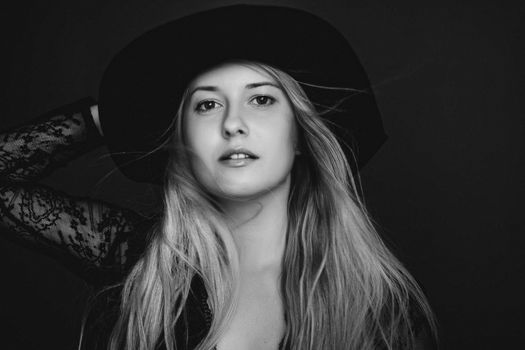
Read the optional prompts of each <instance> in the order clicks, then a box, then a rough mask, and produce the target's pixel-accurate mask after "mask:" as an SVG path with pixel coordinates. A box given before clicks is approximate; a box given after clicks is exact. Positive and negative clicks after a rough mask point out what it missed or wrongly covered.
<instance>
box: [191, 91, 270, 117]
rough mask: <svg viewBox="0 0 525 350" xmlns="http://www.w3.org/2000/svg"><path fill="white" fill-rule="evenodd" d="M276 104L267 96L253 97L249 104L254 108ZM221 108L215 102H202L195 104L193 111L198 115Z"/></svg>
mask: <svg viewBox="0 0 525 350" xmlns="http://www.w3.org/2000/svg"><path fill="white" fill-rule="evenodd" d="M275 102H276V99H275V98H274V97H272V96H269V95H257V96H253V97H252V98H251V99H250V101H249V103H250V104H251V105H254V106H256V108H261V107H266V106H271V105H273V104H274V103H275ZM220 107H222V104H221V103H220V102H218V101H215V100H203V101H200V102H199V103H197V105H196V106H195V111H196V112H198V113H207V112H210V111H213V110H215V109H217V108H220Z"/></svg>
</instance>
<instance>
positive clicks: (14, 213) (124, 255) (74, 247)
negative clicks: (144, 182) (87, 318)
mask: <svg viewBox="0 0 525 350" xmlns="http://www.w3.org/2000/svg"><path fill="white" fill-rule="evenodd" d="M93 103H94V101H93V100H90V99H84V100H81V101H78V102H77V103H74V104H72V105H69V106H66V107H64V108H62V109H61V110H55V111H52V112H50V113H48V114H46V115H44V116H42V117H40V118H38V119H36V120H35V121H34V122H33V123H31V124H28V125H24V126H22V127H19V128H15V129H13V130H11V131H7V132H4V133H2V134H0V226H1V227H3V228H5V229H7V231H10V232H12V233H14V234H15V235H16V236H17V237H20V238H23V239H24V240H26V241H31V242H34V243H39V244H41V243H45V244H48V245H52V246H56V247H59V248H61V249H63V250H65V251H67V252H68V253H70V254H71V255H73V256H75V257H77V258H79V259H80V260H81V261H82V262H85V263H87V264H89V265H93V266H97V267H120V268H122V269H124V267H125V266H126V265H127V263H128V256H129V251H128V250H129V249H128V248H129V247H128V237H129V236H130V235H131V234H132V233H133V232H135V231H137V227H138V226H140V223H141V222H143V221H144V219H143V218H142V217H141V216H139V215H138V214H136V213H135V212H133V211H131V210H127V209H123V208H120V207H118V206H115V205H111V204H109V203H105V202H102V201H97V200H94V199H91V198H80V197H73V196H70V195H67V194H65V193H62V192H60V191H57V190H54V189H52V188H49V187H47V186H44V185H41V184H38V183H36V180H38V179H40V178H42V177H43V176H46V175H47V174H49V173H50V172H52V171H53V170H55V169H56V168H57V167H59V166H63V165H65V164H67V163H68V161H70V160H71V159H73V158H75V157H78V156H80V155H81V154H83V153H85V152H87V151H89V150H91V149H93V148H95V147H97V146H99V145H101V144H102V138H101V136H100V135H99V134H98V130H97V129H96V126H95V125H94V122H93V120H92V117H91V114H90V112H89V108H90V106H91V105H92V104H93Z"/></svg>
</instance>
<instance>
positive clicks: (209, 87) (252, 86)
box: [190, 81, 282, 96]
mask: <svg viewBox="0 0 525 350" xmlns="http://www.w3.org/2000/svg"><path fill="white" fill-rule="evenodd" d="M266 85H269V86H273V87H275V88H277V89H279V90H282V89H281V87H280V86H279V85H277V84H275V83H272V82H271V81H261V82H258V83H251V84H247V85H246V86H245V87H244V88H245V89H255V88H258V87H259V86H266ZM198 90H202V91H219V88H218V87H217V86H212V85H204V86H197V87H196V88H194V89H193V90H191V93H190V96H192V95H193V94H194V93H195V91H198Z"/></svg>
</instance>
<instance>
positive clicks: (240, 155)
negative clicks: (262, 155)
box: [219, 148, 259, 161]
mask: <svg viewBox="0 0 525 350" xmlns="http://www.w3.org/2000/svg"><path fill="white" fill-rule="evenodd" d="M242 159H259V157H258V156H257V155H256V154H254V153H253V152H251V151H250V150H247V149H245V148H236V149H228V150H226V151H225V152H224V153H223V154H222V155H221V156H220V157H219V160H220V161H224V160H242Z"/></svg>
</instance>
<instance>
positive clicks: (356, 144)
mask: <svg viewBox="0 0 525 350" xmlns="http://www.w3.org/2000/svg"><path fill="white" fill-rule="evenodd" d="M234 59H241V60H253V61H257V62H262V63H266V64H269V65H272V66H274V67H276V68H279V69H281V70H283V71H285V72H286V73H288V74H290V75H291V76H292V77H293V78H294V79H296V80H297V81H299V82H300V83H301V85H302V87H303V88H304V90H305V92H306V94H307V95H308V97H309V98H310V100H311V101H312V102H313V103H314V104H315V105H316V106H318V107H319V111H321V112H322V111H324V110H325V109H326V108H325V107H333V106H334V105H335V104H337V103H338V102H341V100H343V101H342V102H341V103H340V104H339V105H337V107H336V108H335V109H333V110H332V111H330V112H329V113H326V114H324V115H323V118H326V119H327V120H328V125H329V126H330V128H331V130H332V131H333V132H334V133H335V134H336V136H337V137H338V139H339V141H340V143H341V145H342V146H343V149H344V150H345V152H346V154H347V158H348V159H349V161H350V163H351V165H352V168H353V170H354V172H355V171H357V170H358V169H360V168H362V167H363V165H364V164H366V163H367V162H368V160H369V159H370V158H371V157H372V156H373V155H374V153H376V152H377V150H378V149H379V147H380V146H381V145H382V144H383V142H384V141H385V140H386V134H385V132H384V129H383V124H382V121H381V115H380V113H379V110H378V108H377V104H376V101H375V98H374V95H373V93H372V90H371V88H370V83H369V80H368V77H367V75H366V73H365V71H364V69H363V66H362V65H361V63H360V62H359V60H358V58H357V57H356V55H355V53H354V52H353V50H352V48H351V47H350V45H349V43H348V42H347V40H346V39H345V38H344V36H343V35H342V34H341V33H340V32H339V31H338V30H337V29H335V28H334V27H333V26H332V25H331V24H329V23H328V22H326V21H325V20H323V19H321V18H319V17H317V16H315V15H313V14H310V13H308V12H305V11H302V10H298V9H293V8H287V7H276V6H259V5H234V6H227V7H221V8H217V9H212V10H208V11H204V12H200V13H197V14H193V15H189V16H186V17H183V18H180V19H177V20H174V21H171V22H168V23H166V24H164V25H161V26H159V27H157V28H155V29H153V30H151V31H148V32H146V33H145V34H143V35H141V36H140V37H138V38H137V39H135V40H134V41H132V42H131V43H130V44H129V45H127V46H126V47H125V48H124V49H122V50H121V51H120V52H119V53H118V54H117V55H116V56H115V57H114V58H113V59H112V61H111V62H110V64H109V66H108V67H107V69H106V71H105V73H104V76H103V79H102V82H101V85H100V94H99V111H100V112H99V113H100V121H101V126H102V130H103V133H104V136H105V139H106V144H107V146H108V148H109V151H110V153H111V156H112V158H113V160H114V161H115V163H116V164H117V166H118V167H119V169H120V170H121V171H122V173H123V174H124V175H126V176H127V177H128V178H130V179H132V180H135V181H138V182H149V183H160V182H161V181H162V179H163V174H164V171H165V166H166V164H167V156H168V152H167V151H166V150H165V149H163V148H161V149H159V150H157V151H155V152H153V153H151V152H152V150H155V149H157V148H158V147H159V145H160V144H161V143H162V142H163V141H165V140H166V137H168V135H167V133H166V130H167V129H168V128H169V126H170V125H171V123H172V121H173V118H174V117H175V114H176V112H177V109H178V107H179V104H180V102H181V99H182V95H183V93H184V91H185V89H186V88H187V85H188V84H189V83H190V82H191V81H192V80H193V79H194V78H195V77H196V76H197V75H198V74H199V73H201V72H203V71H204V70H206V69H207V68H211V67H212V66H215V65H217V64H219V63H221V62H223V61H227V60H234ZM312 85H317V86H327V87H340V88H346V90H344V89H324V88H319V87H314V86H312ZM150 153H151V154H150ZM354 157H355V158H356V159H357V163H356V162H355V160H354Z"/></svg>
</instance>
